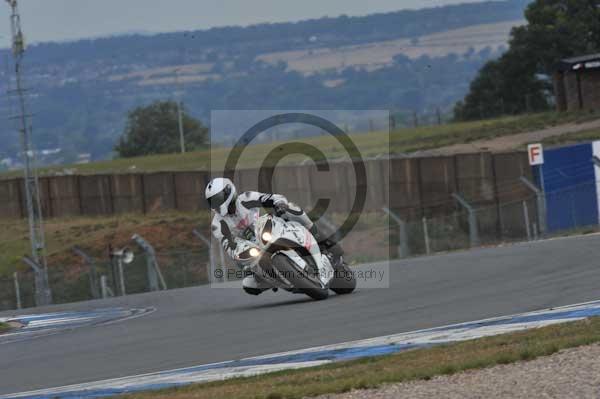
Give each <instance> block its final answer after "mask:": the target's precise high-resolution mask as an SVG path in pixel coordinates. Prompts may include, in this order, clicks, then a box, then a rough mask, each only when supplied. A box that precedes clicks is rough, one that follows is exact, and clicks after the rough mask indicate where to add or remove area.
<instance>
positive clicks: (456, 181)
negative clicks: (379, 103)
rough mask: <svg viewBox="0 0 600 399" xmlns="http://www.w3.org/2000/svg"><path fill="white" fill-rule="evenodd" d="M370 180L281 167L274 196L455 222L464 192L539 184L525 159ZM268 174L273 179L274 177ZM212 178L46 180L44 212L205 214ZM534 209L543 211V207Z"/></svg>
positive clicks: (442, 161) (3, 186) (486, 199)
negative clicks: (452, 216) (362, 195)
mask: <svg viewBox="0 0 600 399" xmlns="http://www.w3.org/2000/svg"><path fill="white" fill-rule="evenodd" d="M365 168H366V175H367V179H366V181H356V177H355V175H354V168H353V167H352V164H351V163H349V162H345V163H344V162H338V163H330V165H329V171H319V170H318V168H317V167H316V166H315V165H314V164H306V165H300V166H294V167H293V166H281V167H277V168H276V169H275V171H273V173H272V175H273V179H272V183H273V185H272V187H273V191H275V192H279V193H282V194H284V195H286V196H288V197H289V198H290V199H293V200H294V201H295V202H297V203H298V204H300V205H302V206H304V207H308V208H309V209H310V208H311V207H312V206H314V204H315V202H316V201H317V200H318V199H319V198H322V197H323V198H334V199H335V200H334V201H331V204H330V207H331V208H330V210H331V211H332V212H347V211H348V210H350V209H351V207H352V204H353V201H354V193H355V190H356V187H359V186H362V187H364V188H366V192H367V198H366V204H365V205H366V210H380V209H381V207H383V206H389V208H391V209H392V210H394V211H395V212H396V213H397V214H398V215H400V216H401V217H402V218H405V219H406V220H412V219H419V218H422V217H424V216H425V217H428V218H430V217H435V216H438V215H447V214H449V213H452V212H455V211H456V210H457V204H456V203H455V201H453V200H452V194H454V193H458V194H460V195H461V196H462V197H464V198H465V199H467V200H468V201H469V203H470V204H472V205H473V206H475V207H489V206H493V205H499V204H502V203H506V202H514V201H517V200H520V199H526V198H529V197H531V193H529V192H528V191H527V189H526V188H525V187H524V185H523V184H522V183H519V177H521V176H526V177H528V178H531V168H530V167H529V165H528V162H527V157H526V154H525V153H521V152H518V153H507V154H490V153H479V154H461V155H455V156H448V157H428V158H397V159H394V158H392V159H377V160H368V161H366V162H365ZM267 172H269V171H268V170H267ZM269 175H270V173H263V174H262V175H260V176H259V172H258V170H257V169H246V170H240V171H238V172H237V173H236V175H235V183H236V184H237V185H238V188H239V190H240V191H244V190H256V189H257V188H258V187H257V182H258V180H259V178H260V179H261V180H264V181H262V183H263V184H265V187H266V186H268V185H267V184H266V183H268V182H267V181H266V180H268V178H269ZM208 179H209V175H208V173H207V172H159V173H151V174H116V175H91V176H53V177H50V176H48V177H43V178H41V179H40V192H41V201H42V209H43V212H44V215H45V216H46V217H47V218H52V217H62V216H76V215H110V214H119V213H130V212H139V213H152V212H160V211H164V210H170V209H177V210H182V211H196V210H198V209H201V208H205V207H206V204H205V202H204V201H202V200H201V198H202V196H203V193H204V186H205V184H206V182H207V181H208ZM22 186H23V185H22V180H21V179H12V180H0V218H14V217H24V215H25V212H24V210H25V209H26V207H25V204H24V196H23V193H22V190H23V187H22ZM529 205H530V209H531V210H532V211H535V209H536V208H535V204H534V203H531V204H529ZM481 223H485V224H486V225H488V224H489V225H494V226H496V228H497V229H505V230H510V229H511V228H512V227H511V226H512V225H513V224H515V225H518V226H519V228H522V227H521V225H522V214H519V215H515V216H514V220H513V217H511V216H507V215H503V216H502V218H501V217H500V214H499V213H498V214H497V215H492V214H490V215H488V216H487V217H486V219H485V220H482V221H481Z"/></svg>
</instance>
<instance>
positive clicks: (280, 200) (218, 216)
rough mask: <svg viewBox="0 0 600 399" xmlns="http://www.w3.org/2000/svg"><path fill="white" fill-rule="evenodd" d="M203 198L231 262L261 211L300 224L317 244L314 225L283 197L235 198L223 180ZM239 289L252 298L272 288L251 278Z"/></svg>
mask: <svg viewBox="0 0 600 399" xmlns="http://www.w3.org/2000/svg"><path fill="white" fill-rule="evenodd" d="M205 194H206V200H207V201H208V204H209V206H210V208H211V209H212V210H213V211H214V212H215V215H214V217H213V220H212V225H211V229H212V233H213V235H214V236H215V238H216V239H217V240H218V241H219V242H220V243H221V245H222V246H223V249H225V251H226V252H227V254H228V255H229V256H231V257H232V258H233V259H236V255H237V249H238V248H241V247H243V246H244V245H243V244H244V242H245V241H246V240H245V238H244V237H243V234H244V232H245V231H246V229H248V228H249V227H250V226H252V224H253V223H254V222H255V221H256V220H258V217H259V211H260V209H261V208H263V209H267V210H269V209H271V210H277V211H278V212H277V213H278V214H279V215H280V216H281V217H282V218H283V219H285V220H292V221H296V222H299V223H301V224H302V225H303V226H304V227H305V228H306V229H308V230H309V231H310V232H311V233H312V234H313V236H314V237H315V238H316V239H317V240H318V241H319V233H318V231H317V227H316V225H315V224H314V223H313V222H312V221H311V220H310V218H309V217H308V215H306V213H305V212H304V211H303V210H302V209H301V208H300V207H299V206H297V205H295V204H293V203H291V202H289V201H288V200H287V199H286V198H285V197H284V196H283V195H279V194H264V193H259V192H256V191H246V192H244V193H242V194H240V195H239V196H238V195H237V191H236V188H235V186H234V184H233V182H232V181H231V180H229V179H226V178H216V179H213V180H211V182H210V183H208V185H207V186H206V192H205ZM242 285H243V288H244V291H246V292H247V293H249V294H252V295H258V294H260V293H262V292H263V291H265V290H267V289H269V288H271V287H270V286H267V285H265V284H264V283H261V282H260V281H258V280H256V279H255V278H254V276H253V275H249V276H246V277H245V278H244V280H243V282H242Z"/></svg>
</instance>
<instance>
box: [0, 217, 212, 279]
mask: <svg viewBox="0 0 600 399" xmlns="http://www.w3.org/2000/svg"><path fill="white" fill-rule="evenodd" d="M207 221H208V219H207V215H206V213H201V212H198V213H194V214H186V213H179V212H165V213H160V214H149V215H145V216H143V217H141V216H140V215H139V214H126V215H118V216H108V217H106V216H105V217H76V218H58V219H51V220H47V221H46V223H45V224H44V226H45V237H46V247H47V248H48V249H49V253H48V257H49V264H50V267H53V266H57V265H68V264H70V263H75V264H78V263H79V262H78V261H77V262H72V261H73V258H75V257H74V255H73V254H72V252H71V248H72V247H73V246H74V245H78V246H80V247H82V248H84V249H85V250H87V251H89V253H90V255H92V256H98V257H101V258H104V257H105V254H106V246H107V245H108V244H109V243H112V244H113V245H115V246H117V247H119V246H124V245H131V236H132V235H133V234H134V233H138V234H141V235H142V236H143V237H145V238H147V239H148V240H149V241H150V242H151V243H152V244H153V245H154V246H155V249H156V250H157V251H162V250H168V249H170V248H171V247H172V246H173V245H174V243H176V245H177V248H178V249H191V248H195V247H197V246H198V245H199V244H198V242H197V240H196V239H194V237H193V236H192V229H193V228H195V227H197V226H198V225H200V224H205V225H206V223H207ZM28 234H29V233H28V227H27V222H26V220H20V219H13V220H0V276H7V275H9V274H10V273H12V272H13V271H14V270H16V269H18V268H25V266H24V264H23V262H22V261H21V258H22V256H23V255H25V254H28V253H30V252H31V250H30V248H29V239H28Z"/></svg>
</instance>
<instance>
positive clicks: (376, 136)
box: [0, 111, 600, 178]
mask: <svg viewBox="0 0 600 399" xmlns="http://www.w3.org/2000/svg"><path fill="white" fill-rule="evenodd" d="M598 118H600V112H592V111H585V112H571V113H569V112H562V113H557V112H545V113H539V114H531V115H521V116H510V117H503V118H498V119H489V120H484V121H474V122H461V123H449V124H445V125H439V126H437V125H436V126H424V127H418V128H403V129H398V130H395V131H392V132H391V134H390V135H389V136H388V135H387V134H384V133H382V132H371V133H358V134H351V137H352V139H353V141H354V142H355V144H356V145H357V147H358V148H359V150H360V151H361V154H362V155H363V156H375V155H378V154H382V153H387V152H388V151H390V152H392V153H395V154H400V153H410V152H414V151H419V150H427V149H433V148H439V147H443V146H447V145H453V144H460V143H470V142H472V141H475V140H483V139H491V138H495V137H499V136H506V135H511V134H517V133H523V132H528V131H534V130H539V129H543V128H546V127H551V126H556V125H560V124H565V123H581V122H585V121H589V120H593V119H598ZM302 141H303V142H306V143H309V144H312V145H314V146H315V147H317V148H319V149H321V150H322V151H323V152H324V153H325V154H326V155H327V156H328V157H329V158H335V157H337V156H339V157H342V156H344V154H345V152H344V150H343V148H342V147H341V146H340V145H339V144H338V143H337V141H336V140H335V139H334V138H332V137H330V136H322V137H313V138H307V139H303V140H302ZM277 144H278V143H270V144H257V145H252V146H250V147H249V148H248V150H247V151H245V152H244V157H243V158H242V159H241V162H240V167H256V166H259V165H260V163H261V162H262V161H263V159H264V157H265V154H266V153H267V152H268V151H270V150H271V149H272V148H273V147H275V146H277ZM228 153H229V149H228V148H213V150H212V161H213V162H214V163H213V165H212V166H213V168H214V167H222V166H223V164H224V163H225V159H226V156H227V154H228ZM210 159H211V153H210V152H209V151H199V152H190V153H186V154H166V155H154V156H146V157H136V158H126V159H115V160H111V161H102V162H94V163H89V164H83V165H68V166H60V167H52V168H44V169H41V170H40V174H42V175H44V174H54V173H64V171H65V170H68V171H69V173H76V174H98V173H128V172H158V171H178V170H206V169H207V168H208V167H209V160H210ZM304 159H305V158H304V157H293V156H291V157H286V158H285V159H284V160H283V161H284V162H285V163H295V162H298V161H300V160H304ZM20 175H21V172H19V171H12V172H5V173H2V174H0V178H13V177H17V176H20Z"/></svg>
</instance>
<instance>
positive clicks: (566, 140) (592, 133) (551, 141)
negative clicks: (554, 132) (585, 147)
mask: <svg viewBox="0 0 600 399" xmlns="http://www.w3.org/2000/svg"><path fill="white" fill-rule="evenodd" d="M595 140H600V129H592V130H585V131H583V132H579V133H572V134H568V135H562V136H555V137H549V138H547V139H545V140H543V141H542V143H543V144H544V145H547V146H560V145H568V144H575V143H582V142H586V141H595Z"/></svg>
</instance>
